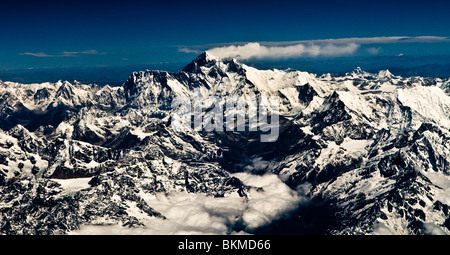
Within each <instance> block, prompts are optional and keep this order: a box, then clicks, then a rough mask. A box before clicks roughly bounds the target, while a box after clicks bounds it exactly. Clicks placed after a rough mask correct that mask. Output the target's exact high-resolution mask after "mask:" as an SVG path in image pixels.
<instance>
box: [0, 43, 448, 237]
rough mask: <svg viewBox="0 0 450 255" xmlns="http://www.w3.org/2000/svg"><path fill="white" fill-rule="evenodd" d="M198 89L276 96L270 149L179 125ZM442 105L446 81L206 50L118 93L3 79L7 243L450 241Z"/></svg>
mask: <svg viewBox="0 0 450 255" xmlns="http://www.w3.org/2000/svg"><path fill="white" fill-rule="evenodd" d="M194 91H201V94H202V95H203V96H204V97H205V98H206V95H209V96H211V95H212V96H215V97H218V98H225V97H229V96H240V97H241V98H246V97H251V96H257V97H262V96H267V97H270V96H276V97H278V98H279V99H280V107H279V115H280V131H279V132H280V133H279V137H278V139H277V140H276V141H274V142H270V143H262V142H261V141H259V139H258V137H259V133H258V132H256V133H255V132H253V133H252V132H249V131H242V132H238V131H223V132H218V131H213V132H204V131H196V130H186V131H185V132H179V131H176V130H174V129H173V128H172V126H171V125H170V124H171V121H172V117H173V113H174V109H172V107H171V103H172V100H173V99H174V98H175V97H181V96H182V97H185V98H195V96H196V95H195V93H194ZM449 95H450V80H449V79H440V78H424V77H400V76H396V75H393V74H392V73H390V72H389V71H388V70H382V71H379V72H378V73H375V74H374V73H367V72H364V71H363V70H361V69H359V68H357V69H355V70H354V71H353V72H351V73H347V74H346V75H344V76H333V75H330V74H328V75H322V76H318V75H315V74H311V73H307V72H301V71H296V70H276V69H273V70H258V69H255V68H253V67H251V66H247V65H245V64H242V63H239V62H237V61H236V60H234V59H221V58H217V57H215V56H212V55H211V54H209V53H208V52H205V53H203V54H201V55H200V56H198V57H197V58H195V59H194V60H193V61H192V62H191V63H189V64H188V65H187V66H186V67H185V68H184V69H183V70H181V71H178V72H165V71H149V70H147V71H140V72H134V73H132V74H131V76H130V77H129V78H128V80H127V81H126V82H125V83H124V84H123V86H119V87H110V86H97V85H92V84H81V83H79V82H72V83H70V82H67V81H64V82H63V81H60V82H57V83H41V84H19V83H13V82H0V185H1V186H0V219H1V221H0V233H4V234H55V233H69V234H70V233H104V232H113V233H147V234H148V233H150V234H154V233H216V234H217V233H218V234H230V233H239V232H241V231H242V232H246V233H259V232H261V231H263V229H264V228H266V227H268V226H270V225H271V224H276V223H280V224H281V222H283V221H287V220H289V221H295V222H296V223H297V224H291V227H292V226H294V227H298V228H304V229H298V233H321V234H370V233H391V234H441V233H445V234H449V233H450V215H449V205H450V96H449ZM205 107H206V106H205ZM207 114H208V111H207V110H206V113H205V115H207ZM226 114H227V112H226V110H225V115H226ZM311 208H314V209H311ZM311 210H316V212H317V211H320V212H321V213H320V215H322V218H320V219H315V218H314V217H313V216H311V215H310V214H311ZM307 214H308V215H307ZM308 220H310V221H311V222H306V221H308ZM299 221H301V222H302V223H301V224H299V223H298V222H299ZM306 226H308V227H306ZM286 231H288V230H286ZM281 232H282V231H281ZM289 232H290V233H292V232H295V230H292V229H290V230H289Z"/></svg>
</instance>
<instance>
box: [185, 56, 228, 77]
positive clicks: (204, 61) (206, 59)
mask: <svg viewBox="0 0 450 255" xmlns="http://www.w3.org/2000/svg"><path fill="white" fill-rule="evenodd" d="M232 61H233V62H234V59H232V58H220V57H216V56H214V55H212V54H211V53H210V52H209V51H204V52H202V53H201V54H200V55H198V56H197V57H196V58H194V60H192V61H191V62H190V63H189V64H188V65H187V66H185V67H184V68H183V70H182V71H185V72H193V73H197V72H199V71H200V69H199V68H200V67H211V66H213V65H217V64H218V63H228V62H232Z"/></svg>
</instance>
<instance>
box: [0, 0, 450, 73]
mask: <svg viewBox="0 0 450 255" xmlns="http://www.w3.org/2000/svg"><path fill="white" fill-rule="evenodd" d="M449 11H450V3H449V2H448V1H432V0H429V1H394V0H392V1H133V0H128V1H64V0H59V1H20V0H19V1H1V2H0V70H2V69H3V70H5V69H8V70H12V69H27V68H54V67H62V68H72V67H103V66H126V65H143V64H144V65H145V64H158V63H166V62H168V63H181V62H182V63H187V62H189V60H190V59H192V58H193V57H195V55H196V53H184V52H180V51H179V49H180V48H192V47H194V48H202V46H205V45H215V44H220V43H232V42H264V41H267V42H282V41H298V40H317V39H338V38H351V37H361V38H365V37H380V36H384V37H389V36H410V37H415V36H441V37H448V36H450V29H449V28H450V15H449ZM449 45H450V44H449V43H448V42H441V43H433V44H430V43H426V44H420V45H419V44H410V45H399V44H396V43H392V44H389V45H386V44H385V45H382V46H374V47H373V48H374V49H376V50H375V52H376V53H377V54H385V55H390V54H391V55H392V54H398V53H404V51H405V52H406V53H410V54H420V53H424V54H431V55H432V54H450V47H449ZM205 47H206V46H205Z"/></svg>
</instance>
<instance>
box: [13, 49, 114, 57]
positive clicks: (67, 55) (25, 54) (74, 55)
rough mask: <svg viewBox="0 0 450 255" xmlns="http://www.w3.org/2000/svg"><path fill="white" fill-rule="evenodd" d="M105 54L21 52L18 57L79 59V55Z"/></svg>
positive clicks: (86, 52) (92, 52)
mask: <svg viewBox="0 0 450 255" xmlns="http://www.w3.org/2000/svg"><path fill="white" fill-rule="evenodd" d="M105 54H107V53H106V52H98V51H97V50H84V51H63V52H62V53H60V54H47V53H44V52H23V53H20V55H24V56H33V57H38V58H55V57H79V56H80V55H105Z"/></svg>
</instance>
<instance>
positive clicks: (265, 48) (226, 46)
mask: <svg viewBox="0 0 450 255" xmlns="http://www.w3.org/2000/svg"><path fill="white" fill-rule="evenodd" d="M435 42H450V38H449V37H442V36H416V37H409V36H387V37H383V36H380V37H366V38H357V37H356V38H339V39H321V40H303V41H285V42H234V43H220V44H208V45H197V46H189V47H183V48H179V49H178V51H179V52H185V53H200V52H202V51H205V50H207V51H208V52H210V53H211V54H212V55H215V56H217V57H233V58H237V59H241V60H247V59H283V58H301V57H321V56H324V57H339V56H351V55H353V54H354V53H356V51H357V50H358V48H359V46H361V45H370V44H374V45H376V44H393V43H435ZM380 50H381V47H371V48H368V51H369V53H371V54H374V55H376V54H378V53H379V51H380Z"/></svg>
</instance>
